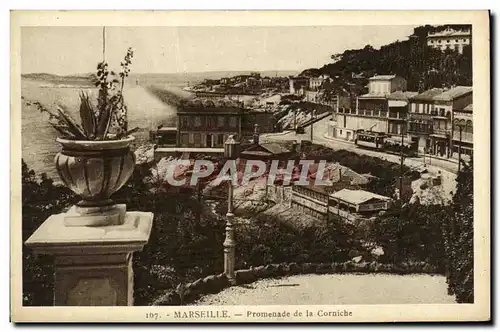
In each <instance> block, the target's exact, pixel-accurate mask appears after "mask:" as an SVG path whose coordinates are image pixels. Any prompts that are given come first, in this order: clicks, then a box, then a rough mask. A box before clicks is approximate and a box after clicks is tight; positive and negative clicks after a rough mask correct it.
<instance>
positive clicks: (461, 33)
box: [427, 27, 472, 53]
mask: <svg viewBox="0 0 500 332" xmlns="http://www.w3.org/2000/svg"><path fill="white" fill-rule="evenodd" d="M471 39H472V33H471V30H470V29H466V30H454V29H451V28H449V27H448V28H446V30H443V31H439V32H429V34H428V35H427V46H430V47H434V48H437V49H440V50H442V51H444V50H447V49H453V50H457V51H458V52H459V53H462V52H463V49H464V46H467V45H471Z"/></svg>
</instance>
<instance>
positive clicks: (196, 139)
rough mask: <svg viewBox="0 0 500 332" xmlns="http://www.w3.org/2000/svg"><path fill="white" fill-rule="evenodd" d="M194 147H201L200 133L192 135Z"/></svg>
mask: <svg viewBox="0 0 500 332" xmlns="http://www.w3.org/2000/svg"><path fill="white" fill-rule="evenodd" d="M194 146H196V147H199V146H201V134H200V133H195V134H194Z"/></svg>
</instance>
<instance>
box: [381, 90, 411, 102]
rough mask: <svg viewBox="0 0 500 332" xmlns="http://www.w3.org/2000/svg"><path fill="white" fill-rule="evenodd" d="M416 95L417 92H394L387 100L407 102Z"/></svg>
mask: <svg viewBox="0 0 500 332" xmlns="http://www.w3.org/2000/svg"><path fill="white" fill-rule="evenodd" d="M416 95H418V92H414V91H394V92H393V93H391V94H390V95H389V96H387V98H388V99H391V100H408V99H409V98H411V97H414V96H416Z"/></svg>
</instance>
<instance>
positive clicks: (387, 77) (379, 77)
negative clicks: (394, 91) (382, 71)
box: [370, 75, 396, 81]
mask: <svg viewBox="0 0 500 332" xmlns="http://www.w3.org/2000/svg"><path fill="white" fill-rule="evenodd" d="M394 78H396V75H375V76H372V77H370V81H379V80H381V81H387V80H392V79H394Z"/></svg>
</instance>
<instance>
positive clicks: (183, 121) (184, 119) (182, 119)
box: [181, 116, 189, 128]
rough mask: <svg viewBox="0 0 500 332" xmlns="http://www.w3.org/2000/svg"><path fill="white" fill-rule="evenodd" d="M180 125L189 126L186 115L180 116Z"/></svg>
mask: <svg viewBox="0 0 500 332" xmlns="http://www.w3.org/2000/svg"><path fill="white" fill-rule="evenodd" d="M181 126H182V127H183V128H188V127H189V120H188V117H187V116H182V117H181Z"/></svg>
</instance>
